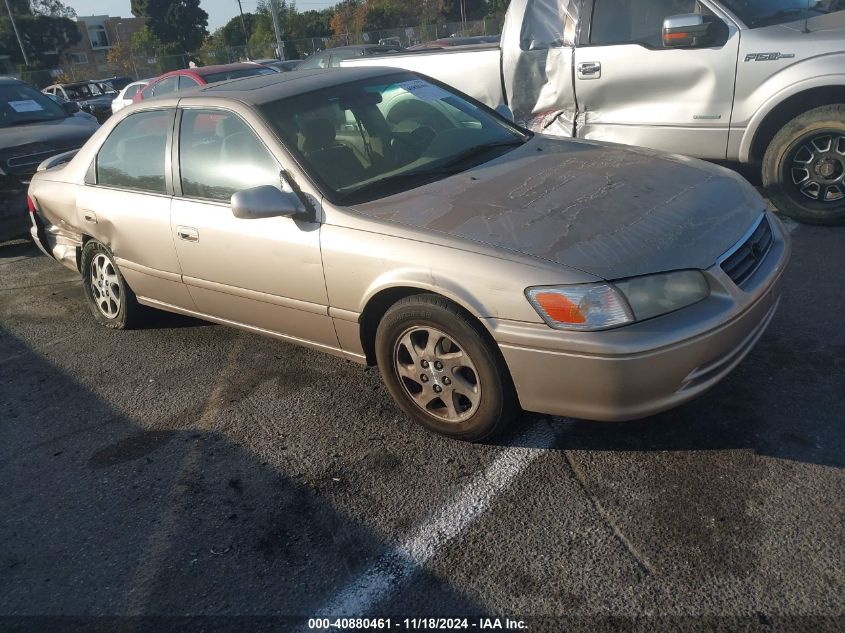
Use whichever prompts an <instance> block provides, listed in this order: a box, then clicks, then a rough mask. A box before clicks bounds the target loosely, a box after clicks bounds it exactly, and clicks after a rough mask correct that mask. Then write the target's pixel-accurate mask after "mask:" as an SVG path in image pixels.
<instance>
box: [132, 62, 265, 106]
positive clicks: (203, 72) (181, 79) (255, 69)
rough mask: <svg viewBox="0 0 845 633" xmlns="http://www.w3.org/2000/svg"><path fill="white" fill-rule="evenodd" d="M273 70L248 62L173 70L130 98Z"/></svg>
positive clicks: (186, 88)
mask: <svg viewBox="0 0 845 633" xmlns="http://www.w3.org/2000/svg"><path fill="white" fill-rule="evenodd" d="M275 72H276V71H275V70H273V69H272V68H268V67H267V66H262V65H261V64H254V63H250V62H244V63H238V64H223V65H219V66H200V67H198V68H186V69H184V70H173V71H171V72H169V73H164V74H163V75H162V76H161V77H157V78H156V79H153V80H152V81H150V83H149V84H147V85H146V86H145V87H144V88H142V89H141V90H139V91H138V92H136V93H135V96H134V97H133V98H132V100H133V101H134V102H135V103H137V102H138V101H143V100H144V99H149V98H150V97H158V96H161V95H165V94H169V93H171V92H179V91H180V90H188V89H189V88H196V87H197V86H204V85H206V84H213V83H217V82H218V81H228V80H229V79H240V78H242V77H252V76H254V75H268V74H273V73H275Z"/></svg>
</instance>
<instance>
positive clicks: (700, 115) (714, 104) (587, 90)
mask: <svg viewBox="0 0 845 633" xmlns="http://www.w3.org/2000/svg"><path fill="white" fill-rule="evenodd" d="M690 13H698V14H703V15H704V16H705V19H706V20H707V21H709V22H711V26H710V29H711V31H710V32H711V33H712V35H713V40H712V41H711V42H709V43H708V45H706V46H701V47H696V48H664V46H663V41H662V40H663V38H662V35H663V21H664V19H665V18H668V17H671V16H676V15H682V14H690ZM585 20H586V22H585V23H583V24H582V28H581V33H580V40H579V45H578V46H577V47H576V50H575V95H576V98H577V101H578V110H579V118H578V122H577V127H578V129H577V135H578V136H579V137H581V138H588V139H599V140H608V141H615V142H619V143H627V144H631V145H642V146H646V147H652V148H655V149H661V150H666V151H670V152H679V153H684V154H693V155H695V156H698V157H702V158H713V159H719V158H721V159H724V158H725V157H726V154H727V145H728V133H729V129H730V121H731V113H732V109H733V94H734V83H735V78H736V64H737V54H738V48H739V38H740V33H739V30H738V28H737V27H736V25H735V24H734V23H733V22H732V21H731V20H730V19H728V18H727V16H725V15H724V14H721V13H720V11H719V9H718V8H717V7H715V6H712V5H710V4H708V3H707V2H706V1H704V0H592V9H591V13H589V12H588V14H587V15H586V16H585Z"/></svg>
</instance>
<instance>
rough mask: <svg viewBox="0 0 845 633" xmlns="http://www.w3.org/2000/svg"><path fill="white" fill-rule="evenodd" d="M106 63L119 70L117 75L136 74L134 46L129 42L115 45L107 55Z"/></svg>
mask: <svg viewBox="0 0 845 633" xmlns="http://www.w3.org/2000/svg"><path fill="white" fill-rule="evenodd" d="M106 61H107V62H108V63H109V64H111V65H112V66H114V67H115V68H116V69H117V74H120V75H131V74H133V73H135V64H134V63H133V61H132V45H131V44H130V43H129V42H121V43H120V44H114V45H113V46H112V47H111V48H110V49H109V52H108V53H106Z"/></svg>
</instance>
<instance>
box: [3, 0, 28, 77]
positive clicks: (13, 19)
mask: <svg viewBox="0 0 845 633" xmlns="http://www.w3.org/2000/svg"><path fill="white" fill-rule="evenodd" d="M6 11H8V12H9V19H10V20H11V21H12V30H13V31H14V32H15V37H16V38H18V46H20V47H21V55H23V63H24V65H25V66H29V58H28V57H27V56H26V51H25V50H24V48H23V42H22V41H21V35H20V33H18V25H17V24H15V16H13V15H12V7H10V6H9V0H6Z"/></svg>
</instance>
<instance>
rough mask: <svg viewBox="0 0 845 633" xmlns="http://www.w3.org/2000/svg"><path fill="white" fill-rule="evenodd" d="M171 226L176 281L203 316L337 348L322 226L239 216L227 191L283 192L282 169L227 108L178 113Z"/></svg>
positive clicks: (247, 126)
mask: <svg viewBox="0 0 845 633" xmlns="http://www.w3.org/2000/svg"><path fill="white" fill-rule="evenodd" d="M177 153H178V160H177V161H176V163H177V165H178V171H177V173H176V175H175V180H176V181H177V189H178V191H177V197H176V198H175V199H174V202H173V215H172V231H173V239H174V241H175V243H176V251H177V254H178V256H179V262H180V263H181V266H182V274H183V280H184V282H185V284H186V285H187V287H188V289H189V290H190V293H191V296H192V297H193V299H194V302H195V303H196V305H197V308H198V310H199V311H200V312H201V313H203V314H207V315H209V316H213V317H216V318H218V319H224V320H225V321H228V322H232V323H235V324H242V325H247V326H251V327H254V328H259V329H261V330H265V331H269V332H274V333H277V334H281V335H284V336H286V337H291V338H294V339H296V340H299V341H308V342H311V343H314V344H317V345H318V346H329V347H333V348H336V347H338V343H337V335H336V334H335V331H334V326H333V325H332V321H331V319H330V318H329V316H328V297H327V294H326V284H325V280H324V278H323V265H322V258H321V255H320V225H319V223H316V222H305V221H300V220H294V219H292V218H289V217H273V218H262V219H239V218H236V217H235V216H234V215H233V214H232V209H231V204H230V199H231V196H232V194H233V193H235V192H237V191H242V190H245V189H249V188H252V187H257V186H260V185H273V186H276V187H279V188H280V189H281V188H282V176H281V172H282V169H283V167H282V165H280V164H279V162H278V161H277V160H276V158H275V157H274V156H273V155H272V154H271V152H270V151H269V150H268V148H267V146H266V145H265V144H264V143H263V142H262V141H261V140H260V135H258V134H256V133H255V131H254V130H253V129H252V128H251V127H250V126H249V125H248V124H247V123H246V122H245V121H244V120H243V119H242V118H241V117H240V116H239V115H238V114H235V113H234V112H232V111H229V110H224V109H214V108H185V109H183V110H182V111H181V113H180V116H179V135H178V148H177Z"/></svg>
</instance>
